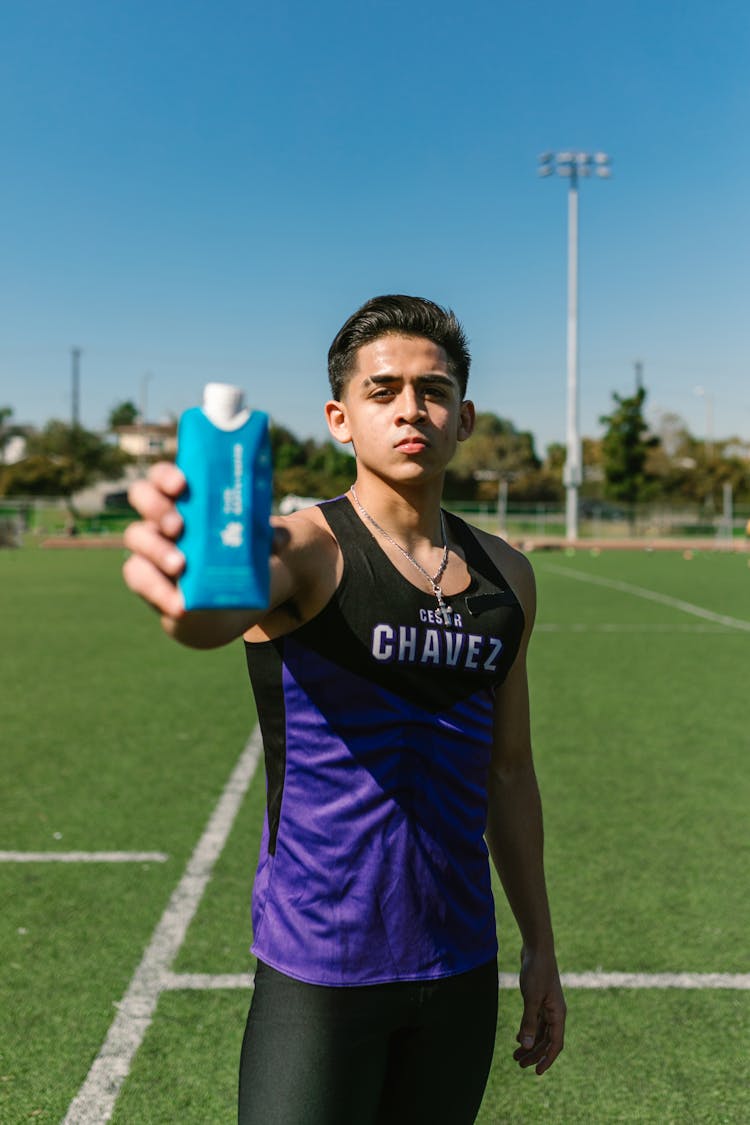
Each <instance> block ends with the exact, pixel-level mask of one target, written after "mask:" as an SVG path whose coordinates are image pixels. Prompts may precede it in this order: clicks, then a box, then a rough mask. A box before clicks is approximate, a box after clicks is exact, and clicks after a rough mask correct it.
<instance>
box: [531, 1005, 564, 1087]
mask: <svg viewBox="0 0 750 1125" xmlns="http://www.w3.org/2000/svg"><path fill="white" fill-rule="evenodd" d="M564 1037H565V1019H564V1017H562V1018H553V1019H551V1020H550V1022H549V1023H548V1025H547V1049H546V1051H545V1053H544V1058H542V1059H540V1060H539V1063H538V1065H537V1068H536V1072H537V1074H544V1072H545V1070H549V1068H550V1067H551V1066H552V1064H553V1062H554V1061H555V1059H556V1058H557V1057H558V1055H559V1054H560V1052H561V1051H562V1049H563V1045H564Z"/></svg>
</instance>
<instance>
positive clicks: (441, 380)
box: [326, 335, 474, 483]
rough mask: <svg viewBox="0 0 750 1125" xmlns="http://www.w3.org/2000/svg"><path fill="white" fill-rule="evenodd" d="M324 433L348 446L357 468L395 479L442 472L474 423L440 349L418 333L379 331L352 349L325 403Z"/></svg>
mask: <svg viewBox="0 0 750 1125" xmlns="http://www.w3.org/2000/svg"><path fill="white" fill-rule="evenodd" d="M326 417H327V420H328V427H329V429H330V431H331V434H332V435H333V437H334V438H336V440H337V441H340V442H344V443H349V442H351V443H352V445H353V446H354V450H355V452H356V455H357V461H358V463H359V465H360V467H361V468H363V469H371V470H373V471H374V472H376V473H377V474H378V475H379V476H386V477H389V478H391V479H393V480H394V481H402V482H404V483H407V482H411V481H413V482H415V483H416V482H417V481H419V480H421V479H424V478H426V477H430V476H435V475H436V474H439V473H442V472H443V470H444V469H445V466H446V465H447V464H448V462H449V461H450V459H451V457H452V456H453V453H454V451H455V448H456V443H457V442H459V441H465V439H466V438H467V437H468V436H469V434H470V433H471V431H472V429H473V425H474V407H473V405H472V403H471V402H468V401H463V402H462V401H461V392H460V388H459V385H458V380H457V379H455V378H454V376H453V375H451V374H450V373H449V371H448V357H447V355H446V353H445V350H444V349H443V348H441V347H439V346H438V345H437V344H434V343H433V342H432V341H431V340H426V339H424V338H423V337H421V336H398V335H389V336H381V337H379V338H378V339H377V340H373V341H372V342H371V343H369V344H364V345H363V346H362V347H361V348H360V349H359V351H358V352H357V366H356V368H355V370H354V372H353V374H352V375H351V376H350V378H349V381H348V383H347V384H346V388H345V390H344V394H343V396H342V399H341V401H340V402H329V403H328V404H327V405H326Z"/></svg>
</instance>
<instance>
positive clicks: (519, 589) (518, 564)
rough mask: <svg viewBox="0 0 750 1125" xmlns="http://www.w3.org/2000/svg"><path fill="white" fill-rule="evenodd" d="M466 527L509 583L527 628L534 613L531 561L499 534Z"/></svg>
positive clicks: (534, 592) (471, 526)
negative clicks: (519, 605) (521, 610)
mask: <svg viewBox="0 0 750 1125" xmlns="http://www.w3.org/2000/svg"><path fill="white" fill-rule="evenodd" d="M466 527H467V528H468V529H469V531H470V532H471V534H472V535H473V536H474V538H475V539H476V540H477V542H478V543H479V545H480V546H481V547H482V548H483V550H485V551H486V552H487V554H488V555H489V557H490V558H491V559H492V561H493V562H494V563H495V565H496V566H497V568H498V570H499V571H500V572H501V574H503V575H504V576H505V578H506V580H507V581H508V583H509V584H510V587H511V589H512V590H513V593H514V594H515V595H516V597H517V598H518V601H519V602H520V604H521V608H522V609H523V612H524V616H525V618H526V624H527V630H529V629H530V628H531V625H532V624H533V621H534V616H535V614H536V580H535V578H534V570H533V568H532V566H531V563H530V562H529V560H528V559H527V557H526V555H524V554H522V552H521V551H518V550H516V548H515V547H512V546H511V545H510V543H508V542H506V540H505V539H501V538H500V536H499V535H492V533H491V532H489V531H482V530H481V528H478V527H474V526H473V524H470V523H467V524H466Z"/></svg>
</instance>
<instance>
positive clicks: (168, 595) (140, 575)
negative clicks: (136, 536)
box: [122, 555, 185, 619]
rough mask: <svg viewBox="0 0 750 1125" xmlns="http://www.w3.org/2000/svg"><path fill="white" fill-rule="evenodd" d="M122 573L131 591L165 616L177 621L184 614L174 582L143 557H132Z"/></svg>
mask: <svg viewBox="0 0 750 1125" xmlns="http://www.w3.org/2000/svg"><path fill="white" fill-rule="evenodd" d="M122 573H123V577H124V579H125V582H126V584H127V585H128V586H129V587H130V589H131V590H132V591H133V592H134V593H135V594H138V595H139V597H141V598H143V599H144V601H146V602H148V603H149V605H152V606H153V607H154V608H155V609H157V610H159V612H160V613H161V614H163V615H164V616H166V617H169V618H172V619H176V618H178V617H181V616H182V615H183V614H184V612H185V606H184V603H183V600H182V594H181V593H180V591H179V590H178V589H177V587H176V586H175V584H174V582H172V581H171V580H170V579H169V578H168V577H167V576H166V574H164V572H163V571H161V570H159V568H158V567H157V566H155V565H154V564H153V563H152V562H149V560H148V559H146V558H145V557H143V556H142V555H131V556H130V558H129V559H127V560H126V562H125V564H124V565H123V568H122Z"/></svg>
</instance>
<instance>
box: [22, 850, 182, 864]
mask: <svg viewBox="0 0 750 1125" xmlns="http://www.w3.org/2000/svg"><path fill="white" fill-rule="evenodd" d="M168 859H169V856H168V855H167V854H166V852H0V863H166V862H167V860H168Z"/></svg>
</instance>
